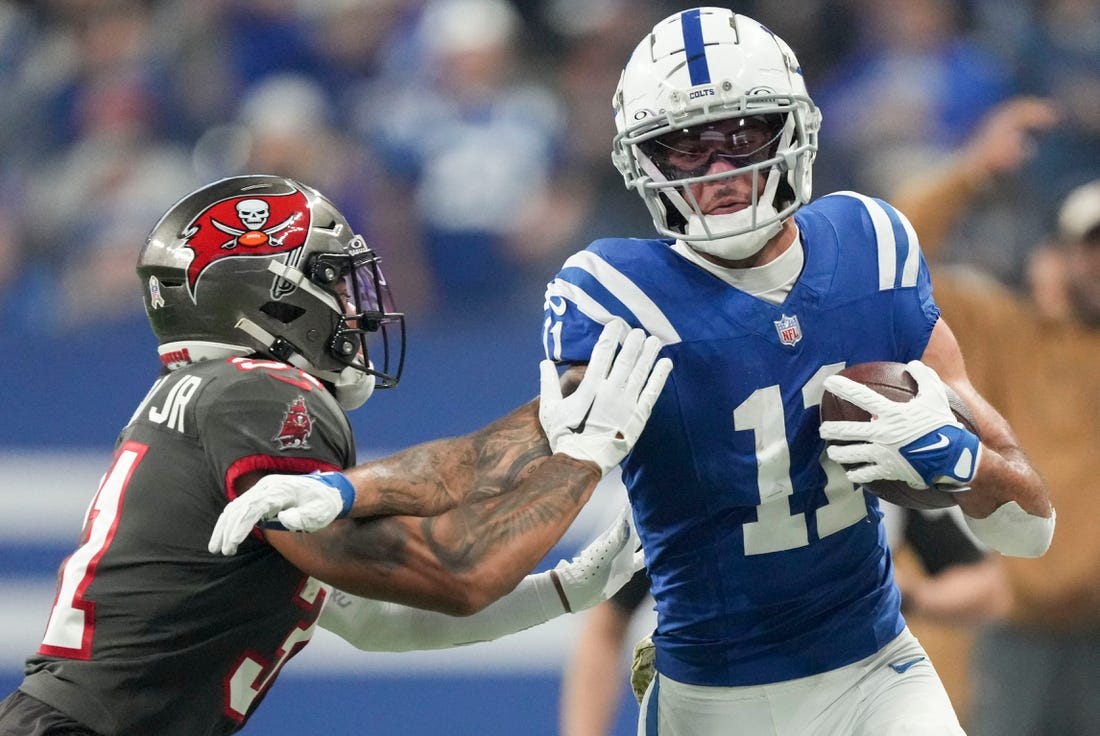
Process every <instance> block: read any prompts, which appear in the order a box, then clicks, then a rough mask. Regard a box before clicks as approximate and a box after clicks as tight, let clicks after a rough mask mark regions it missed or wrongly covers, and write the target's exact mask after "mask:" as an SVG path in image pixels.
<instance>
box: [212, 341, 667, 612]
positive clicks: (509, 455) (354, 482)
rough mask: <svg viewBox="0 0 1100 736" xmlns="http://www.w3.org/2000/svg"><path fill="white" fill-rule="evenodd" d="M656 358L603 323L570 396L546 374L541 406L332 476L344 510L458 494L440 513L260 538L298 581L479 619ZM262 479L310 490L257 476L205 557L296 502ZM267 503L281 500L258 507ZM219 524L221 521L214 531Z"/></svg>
mask: <svg viewBox="0 0 1100 736" xmlns="http://www.w3.org/2000/svg"><path fill="white" fill-rule="evenodd" d="M624 337H625V339H623V338H624ZM620 342H622V348H621V349H619V350H618V352H617V354H616V350H617V348H618V345H619V343H620ZM659 350H660V343H659V342H658V341H657V339H656V338H653V337H650V338H646V337H645V336H644V334H643V333H642V332H641V330H628V328H627V326H626V325H625V323H622V322H618V323H612V324H610V325H608V327H607V328H605V333H604V336H602V337H601V338H600V341H599V342H598V343H597V346H596V349H594V350H593V353H592V360H591V362H590V363H589V365H588V368H587V370H586V371H585V374H584V377H583V378H582V379H581V380H580V383H579V385H578V386H577V389H576V391H575V392H573V394H571V395H570V396H568V397H563V396H562V395H561V389H560V386H559V382H558V379H557V376H556V373H555V372H553V371H552V370H551V369H550V367H549V366H548V365H544V366H543V379H542V396H541V400H540V402H531V403H529V404H527V405H525V406H523V407H520V408H519V409H517V410H516V411H514V412H512V413H511V414H509V415H508V416H506V417H504V418H502V419H500V420H498V421H496V422H494V423H493V424H491V425H489V426H488V427H486V428H484V429H482V430H480V431H478V432H474V433H472V434H470V435H467V436H465V437H458V438H452V439H447V440H439V441H436V442H430V443H427V444H424V445H420V446H418V447H415V448H412V449H410V450H407V451H405V452H404V453H401V454H400V455H399V456H397V457H399V459H395V458H387V459H384V460H381V461H375V462H373V463H368V464H367V467H365V468H364V467H360V468H357V469H353V470H351V471H349V472H348V474H347V476H346V480H345V481H343V482H345V483H347V484H349V485H351V486H352V487H353V489H354V495H355V498H356V503H358V499H359V498H360V497H364V496H369V495H372V494H374V495H377V494H376V489H377V486H378V484H379V483H380V482H383V481H384V483H385V486H386V489H387V493H388V494H389V495H390V496H391V497H394V498H400V497H403V496H409V497H414V496H416V495H417V494H422V495H424V494H425V490H426V491H427V494H426V495H429V496H435V497H438V496H447V497H449V498H452V499H456V500H457V505H455V506H454V507H453V508H451V509H450V510H448V511H446V512H444V513H442V514H438V515H435V516H429V517H426V518H413V517H410V516H375V517H369V518H362V519H344V520H342V521H339V522H337V523H335V524H332V525H331V526H328V527H326V528H323V529H322V530H321V531H318V532H316V533H314V534H304V535H303V534H289V533H286V532H280V531H273V530H265V532H264V533H265V535H266V537H267V539H268V541H269V542H270V543H271V544H272V545H273V546H274V547H276V548H277V549H278V550H279V551H280V552H281V553H282V554H283V555H284V556H285V557H286V558H287V559H288V560H289V561H290V562H291V563H293V564H294V565H296V566H297V567H298V568H299V569H301V570H302V571H303V572H306V573H308V574H310V575H313V576H315V577H317V578H319V579H321V580H323V581H325V582H328V583H331V584H332V585H334V586H336V587H338V588H340V589H342V590H345V591H347V592H350V593H354V594H357V595H362V596H364V597H370V598H378V599H382V600H389V601H394V602H398V603H404V604H407V605H414V606H418V607H422V608H429V609H432V610H439V611H443V612H446V613H452V614H469V613H471V612H474V611H477V610H480V609H481V608H483V607H485V606H486V605H488V604H489V603H491V602H492V601H493V600H496V599H497V598H499V597H500V596H501V595H503V594H504V593H507V592H508V591H509V590H511V589H512V588H514V587H515V586H516V584H517V583H518V582H519V581H520V580H521V579H522V577H523V576H524V575H525V574H526V573H527V572H529V571H530V570H531V569H532V568H533V567H534V566H535V565H536V564H537V563H538V562H539V561H540V560H541V559H542V558H543V557H545V555H546V554H547V553H548V552H549V550H550V548H551V547H552V546H553V544H554V543H555V542H556V541H557V540H558V539H559V538H560V537H561V536H562V534H563V533H564V532H565V530H566V529H567V528H568V527H569V525H570V524H571V523H572V521H573V519H574V518H575V517H576V514H577V513H578V511H579V510H580V508H581V507H582V506H583V505H584V503H585V502H586V501H587V500H588V498H589V497H590V495H591V493H592V490H593V489H594V487H595V485H596V483H597V482H598V481H599V480H600V478H601V476H602V475H603V474H604V473H606V472H607V471H608V470H609V469H610V468H611V467H614V466H615V465H617V464H618V463H619V462H620V461H621V460H622V458H623V457H625V455H626V454H627V452H629V450H630V448H631V447H632V446H633V445H634V442H635V441H636V440H637V439H638V436H639V434H640V433H641V431H642V428H643V427H644V425H645V422H646V420H647V419H648V417H649V414H650V411H651V410H652V407H653V405H654V403H655V402H656V400H657V396H658V395H659V394H660V391H661V389H662V387H663V386H664V382H665V379H666V378H667V376H668V373H669V371H670V370H671V363H670V362H669V361H668V360H667V359H661V360H657V352H658V351H659ZM547 438H549V439H547ZM551 450H553V452H551ZM380 479H382V480H381V481H380ZM274 484H282V485H290V486H295V487H300V488H307V489H308V488H313V487H315V486H317V485H319V484H318V481H317V480H316V479H313V478H310V477H308V476H268V477H265V478H262V479H260V480H259V481H258V482H257V483H256V486H255V487H254V488H253V489H251V490H250V491H248V492H247V493H244V494H243V495H242V496H241V497H240V498H238V499H236V500H234V501H233V502H232V503H230V504H229V506H227V507H226V510H225V512H224V513H223V518H222V520H219V522H218V526H217V527H216V528H215V533H214V535H213V537H212V539H211V543H210V546H211V551H212V552H217V551H222V552H224V553H226V554H232V552H233V551H234V550H235V547H236V544H237V542H239V541H240V539H243V538H244V536H246V535H247V534H249V532H250V530H251V529H252V525H253V524H255V523H256V522H258V521H260V520H261V519H264V518H271V517H270V516H269V514H270V513H273V512H278V514H279V516H278V518H280V519H282V518H283V516H282V512H283V511H286V510H288V509H289V508H291V507H294V504H295V503H296V501H295V500H294V497H293V494H292V495H291V496H290V497H286V496H284V495H282V494H281V493H280V492H278V489H276V492H275V493H274V494H272V493H271V487H272V486H273V485H274ZM330 490H331V489H330ZM271 495H274V496H275V497H276V500H279V502H280V503H279V504H276V505H275V506H269V505H268V504H267V503H266V502H265V499H267V498H268V497H269V496H271ZM287 498H289V499H290V502H291V503H290V504H289V505H286V504H283V501H286V500H287ZM256 499H259V501H256ZM353 507H354V506H353ZM226 518H229V519H231V520H232V521H231V523H228V524H223V521H224V520H225V519H226ZM331 518H333V517H331V516H330V517H328V520H331ZM328 520H324V521H325V523H327V521H328ZM312 528H315V527H311V529H312Z"/></svg>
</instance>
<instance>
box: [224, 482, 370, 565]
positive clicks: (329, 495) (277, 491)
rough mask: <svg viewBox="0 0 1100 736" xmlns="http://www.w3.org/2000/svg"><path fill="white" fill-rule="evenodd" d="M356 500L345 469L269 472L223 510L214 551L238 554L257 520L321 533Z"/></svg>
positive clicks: (347, 510)
mask: <svg viewBox="0 0 1100 736" xmlns="http://www.w3.org/2000/svg"><path fill="white" fill-rule="evenodd" d="M353 503H355V488H354V487H353V486H352V484H351V481H349V480H348V478H347V476H345V475H344V474H343V473H311V474H309V475H265V476H264V477H263V478H260V480H258V481H257V482H256V484H255V485H254V486H252V487H251V488H249V489H248V490H247V491H245V492H244V493H242V494H241V495H240V496H238V497H237V498H235V499H233V500H232V501H230V502H229V503H228V504H227V505H226V507H225V508H224V509H222V513H221V516H219V517H218V520H217V522H216V523H215V524H214V531H213V533H212V534H211V535H210V542H209V543H208V544H207V549H209V550H210V553H211V554H218V553H219V552H220V553H221V554H223V555H227V556H228V555H232V554H236V552H237V546H238V545H239V544H240V543H241V542H242V541H244V538H245V537H247V536H248V535H249V533H250V532H251V531H252V528H253V527H254V526H256V525H257V524H261V525H263V526H266V527H267V528H269V529H287V530H290V531H295V532H315V531H317V530H318V529H323V528H324V527H326V526H328V525H329V524H331V523H332V522H333V521H335V520H336V519H340V518H343V517H345V516H347V514H348V512H349V511H351V507H352V504H353Z"/></svg>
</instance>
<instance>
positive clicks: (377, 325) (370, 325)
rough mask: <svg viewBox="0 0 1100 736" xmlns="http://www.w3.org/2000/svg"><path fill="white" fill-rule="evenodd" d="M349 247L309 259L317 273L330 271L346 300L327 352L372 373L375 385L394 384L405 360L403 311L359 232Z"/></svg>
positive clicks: (373, 253)
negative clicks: (312, 261) (345, 249)
mask: <svg viewBox="0 0 1100 736" xmlns="http://www.w3.org/2000/svg"><path fill="white" fill-rule="evenodd" d="M348 251H349V253H348V254H346V255H338V254H334V253H322V254H319V255H317V256H316V257H315V258H316V260H315V261H314V265H313V272H314V273H315V274H316V273H319V272H325V273H327V274H329V275H332V276H333V277H334V283H335V284H336V285H335V291H336V292H337V294H338V296H339V297H340V301H341V303H342V304H343V305H344V311H345V314H344V315H343V316H342V317H341V318H340V320H339V323H338V325H337V327H336V330H335V331H334V333H333V335H332V341H331V343H330V346H329V352H330V353H331V354H332V355H333V356H335V357H336V359H337V360H339V361H340V362H341V363H344V364H345V365H350V366H352V367H354V368H359V369H361V370H363V371H365V372H367V373H370V374H372V375H374V376H375V377H376V379H377V388H392V387H393V386H396V385H397V382H398V381H399V380H400V378H401V371H402V370H403V368H404V365H405V315H404V314H402V313H400V312H398V311H397V308H396V306H395V304H394V300H393V294H392V293H391V292H390V287H389V284H387V283H386V277H385V276H384V275H383V274H382V269H381V267H380V266H379V261H380V259H379V257H378V255H377V254H376V253H375V252H374V251H372V250H371V249H370V248H368V247H367V246H366V244H365V243H364V242H363V239H362V238H361V237H359V236H356V237H355V238H354V239H353V240H352V242H351V243H350V244H349V245H348ZM330 288H333V287H330Z"/></svg>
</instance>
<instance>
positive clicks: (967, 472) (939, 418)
mask: <svg viewBox="0 0 1100 736" xmlns="http://www.w3.org/2000/svg"><path fill="white" fill-rule="evenodd" d="M906 368H907V369H908V371H909V374H910V375H911V376H913V378H914V380H916V382H917V393H916V395H915V396H914V397H913V398H912V399H910V400H909V401H892V400H891V399H888V398H886V397H885V396H883V395H882V394H879V393H878V392H876V391H874V390H873V389H871V388H868V387H867V386H864V385H862V384H860V383H856V382H855V381H852V380H851V379H848V378H845V377H844V376H835V375H834V376H829V377H828V378H826V379H825V389H826V390H827V391H829V392H831V393H833V394H835V395H836V396H838V397H840V398H842V399H845V400H847V401H850V402H851V403H853V404H855V405H856V406H859V407H860V408H862V409H864V410H865V411H867V412H868V413H869V414H870V415H871V420H870V421H867V422H853V421H828V422H822V423H821V429H820V432H821V438H822V439H824V440H827V441H836V442H845V443H849V444H843V445H840V444H830V445H829V446H828V448H827V449H826V453H827V454H828V456H829V459H831V460H833V461H835V462H837V463H840V464H841V465H843V466H845V472H846V473H847V476H848V479H849V480H850V481H852V482H853V483H870V482H871V481H876V480H900V481H904V482H905V483H907V484H908V485H909V486H911V487H913V488H927V487H929V486H932V485H935V486H936V487H938V488H940V489H941V490H944V491H965V490H967V489H968V488H969V484H970V482H971V481H972V480H973V479H974V476H975V474H977V472H978V465H979V464H980V463H981V457H982V444H981V440H980V439H979V438H978V436H977V435H976V434H974V433H973V432H971V431H969V430H968V429H966V428H965V427H964V426H963V425H962V423H961V422H959V421H958V419H956V418H955V414H954V412H952V411H951V406H950V404H949V403H948V399H947V389H946V387H945V385H944V383H943V381H942V380H941V379H940V377H939V375H937V374H936V372H935V371H934V370H933V369H932V368H930V367H929V366H927V365H925V364H924V363H922V362H920V361H919V360H914V361H910V362H909V363H907V364H906Z"/></svg>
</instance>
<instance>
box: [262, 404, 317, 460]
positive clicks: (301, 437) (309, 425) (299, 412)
mask: <svg viewBox="0 0 1100 736" xmlns="http://www.w3.org/2000/svg"><path fill="white" fill-rule="evenodd" d="M312 432H313V418H312V417H310V415H309V409H307V408H306V400H305V398H304V397H302V396H299V397H298V398H296V399H294V401H292V402H290V404H288V405H287V407H286V412H285V413H284V414H283V426H282V427H281V428H280V429H279V432H278V433H277V434H276V435H275V436H274V437H272V438H271V439H273V440H274V441H275V444H276V445H277V446H278V448H279V449H280V450H308V449H309V442H308V441H307V440H308V439H309V435H310V434H312Z"/></svg>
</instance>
